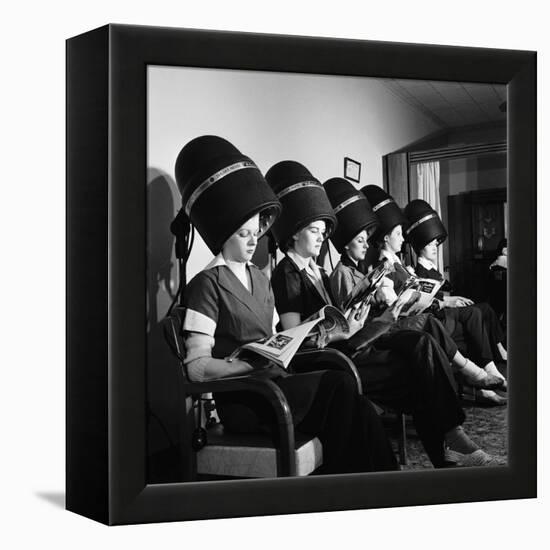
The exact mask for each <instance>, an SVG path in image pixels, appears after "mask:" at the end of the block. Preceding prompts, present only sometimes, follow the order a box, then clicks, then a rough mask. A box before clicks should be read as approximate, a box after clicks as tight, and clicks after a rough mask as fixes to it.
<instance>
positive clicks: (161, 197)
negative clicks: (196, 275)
mask: <svg viewBox="0 0 550 550" xmlns="http://www.w3.org/2000/svg"><path fill="white" fill-rule="evenodd" d="M147 182H148V185H147V397H148V423H147V447H148V450H147V455H148V456H147V464H148V481H149V482H170V481H175V480H177V477H176V475H177V474H176V472H177V445H178V430H179V425H178V409H177V395H178V394H177V378H176V372H177V371H176V369H177V368H178V365H177V361H176V360H175V358H174V357H173V356H172V353H171V351H170V349H169V348H168V345H167V344H166V341H165V339H164V334H163V329H162V325H161V321H162V318H163V317H164V316H165V314H166V312H167V311H168V308H169V307H170V303H171V302H172V300H173V299H174V296H175V293H176V290H177V282H178V281H177V275H178V274H177V269H176V265H175V261H174V260H173V249H174V235H173V234H172V233H171V232H170V223H171V222H172V220H173V219H174V217H175V214H176V211H177V209H178V208H179V204H178V203H177V202H176V201H177V200H178V199H179V196H180V195H179V191H178V189H177V186H176V183H175V182H174V180H173V179H172V178H171V177H170V176H169V175H168V174H166V173H165V172H163V171H161V170H158V169H155V168H150V169H149V170H148V173H147Z"/></svg>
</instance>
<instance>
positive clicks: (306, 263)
mask: <svg viewBox="0 0 550 550" xmlns="http://www.w3.org/2000/svg"><path fill="white" fill-rule="evenodd" d="M286 255H287V256H288V257H289V258H290V259H291V260H292V261H293V262H294V263H295V264H296V265H297V266H298V268H299V269H309V270H311V271H313V272H314V273H317V272H318V271H319V266H318V265H317V264H316V263H315V261H314V260H313V258H304V257H302V256H300V254H298V253H297V252H295V251H294V250H287V252H286Z"/></svg>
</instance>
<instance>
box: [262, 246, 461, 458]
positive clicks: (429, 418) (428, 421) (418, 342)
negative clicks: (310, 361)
mask: <svg viewBox="0 0 550 550" xmlns="http://www.w3.org/2000/svg"><path fill="white" fill-rule="evenodd" d="M322 277H323V282H324V285H325V288H326V291H327V292H328V293H329V295H330V293H331V290H330V285H329V283H328V278H327V277H326V274H323V275H322ZM271 284H272V285H273V291H274V293H275V303H276V306H277V310H278V312H279V315H281V314H284V313H290V312H295V313H299V314H300V316H301V319H302V320H303V319H306V318H307V317H309V316H310V315H311V314H312V313H314V312H315V311H318V310H319V309H320V308H321V307H323V306H324V305H326V303H325V301H324V300H323V298H322V296H321V295H320V294H319V292H318V291H317V289H316V288H315V286H314V285H313V283H312V282H311V280H310V279H309V277H308V275H307V274H306V273H305V272H304V271H303V270H300V269H299V268H298V266H297V265H296V264H295V263H294V262H293V261H292V260H291V259H290V258H289V257H288V256H285V258H283V259H282V260H281V261H280V262H279V264H278V265H277V267H276V268H275V270H274V271H273V275H272V277H271ZM380 325H382V323H372V322H369V323H365V326H364V327H363V329H361V331H359V332H358V333H356V334H355V335H354V336H353V337H352V338H350V339H349V340H347V341H346V342H344V343H343V345H342V346H341V347H340V349H342V351H344V352H345V353H346V354H348V355H349V356H350V357H351V358H352V359H353V361H354V363H355V364H356V366H357V369H358V371H359V374H360V376H361V379H362V382H363V387H364V391H365V394H366V395H367V396H368V397H369V398H370V399H372V400H373V401H375V402H378V403H380V404H382V405H386V406H389V407H392V408H395V409H397V410H400V411H403V412H407V413H410V414H412V416H413V420H414V423H415V427H416V430H417V433H418V435H419V437H420V438H421V440H422V442H423V445H424V448H425V449H426V452H427V453H428V456H429V457H430V460H431V461H432V464H434V466H436V467H441V466H443V465H444V452H443V442H444V434H445V433H446V432H447V431H449V430H450V429H452V428H454V427H456V426H459V425H460V424H462V423H463V421H464V418H465V417H464V412H463V411H462V409H461V407H460V405H459V403H458V400H457V396H456V392H455V389H454V386H453V382H452V373H451V371H450V366H449V361H448V359H447V356H446V354H445V352H444V351H443V350H442V348H441V347H440V346H439V344H438V343H437V342H436V340H435V339H434V338H433V337H432V336H430V335H429V334H427V333H425V332H422V331H416V330H395V331H392V330H391V324H388V325H386V326H385V327H380ZM381 328H382V329H383V330H380V329H381ZM338 344H340V343H338ZM365 344H368V345H365Z"/></svg>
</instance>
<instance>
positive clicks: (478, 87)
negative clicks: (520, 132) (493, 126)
mask: <svg viewBox="0 0 550 550" xmlns="http://www.w3.org/2000/svg"><path fill="white" fill-rule="evenodd" d="M383 83H384V85H385V86H386V87H387V88H388V89H389V90H390V91H391V92H392V93H393V94H395V95H396V96H398V97H400V98H401V99H402V100H403V101H405V102H406V103H408V104H409V105H411V106H412V107H414V108H415V109H417V110H418V111H420V112H421V113H423V114H424V115H425V116H427V117H428V118H430V119H431V120H433V121H434V122H435V123H436V124H438V125H439V126H440V127H441V129H446V128H457V127H460V126H470V125H476V124H484V123H491V122H493V123H494V122H504V121H505V120H506V112H502V111H501V110H500V109H499V106H500V105H502V103H503V102H504V101H506V86H505V85H504V84H474V83H464V82H437V81H428V80H396V79H383Z"/></svg>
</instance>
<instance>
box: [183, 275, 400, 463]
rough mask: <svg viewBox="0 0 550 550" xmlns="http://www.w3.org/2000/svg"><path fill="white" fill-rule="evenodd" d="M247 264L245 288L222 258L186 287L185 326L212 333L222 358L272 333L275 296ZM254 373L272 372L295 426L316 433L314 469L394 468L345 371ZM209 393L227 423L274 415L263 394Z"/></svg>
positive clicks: (269, 423) (246, 426) (258, 427)
mask: <svg viewBox="0 0 550 550" xmlns="http://www.w3.org/2000/svg"><path fill="white" fill-rule="evenodd" d="M248 269H249V274H250V280H251V282H252V286H251V291H250V292H249V291H248V290H247V289H246V288H245V287H244V286H243V285H242V283H241V282H240V281H239V280H238V279H237V277H236V276H235V275H234V274H233V272H231V270H230V269H229V268H228V267H227V266H226V265H219V266H216V267H212V268H210V269H207V270H205V271H202V272H201V273H199V274H198V275H196V276H195V277H194V278H193V279H192V280H191V281H190V283H189V285H188V287H187V289H186V295H185V307H186V308H187V310H186V318H185V321H184V330H186V331H192V332H202V333H205V334H208V335H210V336H212V337H213V338H214V347H213V349H212V356H213V357H214V358H218V359H223V358H224V357H226V356H227V355H229V354H230V353H231V352H232V351H234V350H235V349H236V348H237V347H238V346H240V345H242V344H244V343H248V342H251V341H254V340H258V339H260V338H264V337H267V336H270V335H271V334H272V330H271V325H272V319H273V308H274V299H273V294H272V291H271V287H270V285H269V281H268V280H267V278H266V277H265V276H264V275H263V273H261V271H260V270H259V269H258V268H256V267H255V266H253V265H250V266H249V268H248ZM291 366H292V363H291V365H290V368H291ZM253 375H255V376H267V377H269V378H270V379H272V380H273V381H274V382H275V383H276V384H277V385H278V386H279V387H280V388H281V390H282V391H283V393H284V395H285V397H286V398H287V400H288V403H289V406H290V409H291V412H292V415H293V421H294V424H295V426H296V429H297V430H299V431H300V432H302V433H306V434H310V435H315V436H317V437H318V438H319V439H320V441H321V443H322V444H323V465H322V467H321V468H320V469H319V471H318V472H317V473H344V472H362V471H375V470H395V469H397V468H398V466H397V462H396V460H395V456H394V454H393V452H392V450H391V446H390V444H389V442H388V440H387V437H386V434H385V432H384V428H383V426H382V424H381V422H380V419H379V417H378V415H377V414H376V411H375V410H374V408H373V406H372V404H371V403H370V402H369V401H368V400H367V399H366V398H365V397H363V396H359V395H357V388H356V385H355V381H354V380H353V378H352V377H351V376H350V375H349V374H347V373H344V372H341V371H336V370H334V371H332V370H327V371H317V372H311V373H305V374H289V373H288V372H287V371H285V370H284V369H282V368H280V367H269V368H267V369H265V368H263V369H258V370H257V371H255V372H254V374H253ZM214 397H215V401H216V407H217V410H218V414H219V416H220V419H221V421H222V423H223V424H224V427H225V428H226V429H227V430H229V431H238V432H255V431H265V430H266V429H267V430H269V431H273V426H274V422H275V419H274V418H273V416H272V412H271V410H270V408H269V407H268V406H266V403H265V402H264V400H262V399H261V398H259V397H257V396H255V395H253V394H251V393H248V392H232V393H224V394H216V395H215V396H214Z"/></svg>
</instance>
